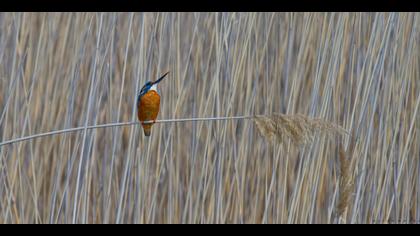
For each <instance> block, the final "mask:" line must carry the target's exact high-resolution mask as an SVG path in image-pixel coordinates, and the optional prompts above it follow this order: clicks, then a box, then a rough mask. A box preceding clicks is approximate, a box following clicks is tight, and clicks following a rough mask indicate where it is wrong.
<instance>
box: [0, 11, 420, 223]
mask: <svg viewBox="0 0 420 236" xmlns="http://www.w3.org/2000/svg"><path fill="white" fill-rule="evenodd" d="M419 20H420V18H419V14H414V13H144V14H143V13H1V14H0V143H4V142H6V141H8V140H13V139H16V138H20V137H25V136H30V135H35V134H39V133H44V132H49V131H57V130H63V129H70V128H74V127H86V129H81V130H78V131H77V132H68V133H62V134H56V135H49V136H44V137H40V138H36V139H35V138H34V139H32V138H31V139H29V140H25V141H21V142H16V143H12V144H5V145H1V144H0V145H1V146H0V223H419V222H420V187H419V186H420V160H419V159H420V130H419V129H420V115H419V111H418V110H419V106H420V72H419V68H420V61H419V59H420V58H419V52H420V48H419V40H420V39H419ZM168 70H169V71H170V72H171V73H170V75H169V77H168V78H167V79H166V80H165V81H164V82H162V83H161V84H160V87H159V88H160V92H161V95H162V98H161V111H160V114H159V119H174V118H192V117H233V116H242V115H243V116H254V115H262V116H267V117H265V118H261V117H260V118H259V119H254V121H253V120H251V119H235V120H223V121H202V122H177V123H174V122H166V123H160V124H155V125H154V126H153V128H152V136H151V137H150V138H145V137H144V136H143V132H142V130H141V126H139V125H130V126H116V127H108V128H101V129H95V128H89V129H88V128H87V127H88V126H94V125H100V124H108V123H117V122H132V121H136V119H137V118H136V107H135V101H136V94H137V92H138V91H139V89H140V88H141V86H142V85H143V83H144V82H146V80H154V79H156V78H158V77H159V75H161V74H162V73H164V72H166V71H168ZM273 114H283V115H277V116H273ZM254 122H255V123H256V124H257V125H256V124H255V123H254ZM341 127H342V129H341ZM261 128H262V129H261ZM325 130H327V131H328V130H329V131H331V130H332V131H338V133H339V134H334V135H329V132H327V133H325V132H322V131H325ZM260 131H262V132H260ZM264 131H265V132H264ZM276 135H277V136H276ZM270 137H277V138H270Z"/></svg>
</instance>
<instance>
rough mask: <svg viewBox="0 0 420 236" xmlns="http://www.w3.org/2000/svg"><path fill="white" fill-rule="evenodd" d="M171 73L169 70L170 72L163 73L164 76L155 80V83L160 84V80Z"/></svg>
mask: <svg viewBox="0 0 420 236" xmlns="http://www.w3.org/2000/svg"><path fill="white" fill-rule="evenodd" d="M168 74H169V71H168V72H166V73H165V74H164V75H162V77H160V78H159V79H158V80H156V81H155V82H153V84H158V83H159V82H160V81H162V80H163V79H164V78H165V76H167V75H168Z"/></svg>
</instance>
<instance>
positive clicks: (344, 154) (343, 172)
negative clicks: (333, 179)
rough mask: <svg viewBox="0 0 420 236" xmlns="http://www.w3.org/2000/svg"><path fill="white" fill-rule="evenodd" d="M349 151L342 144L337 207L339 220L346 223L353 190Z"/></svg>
mask: <svg viewBox="0 0 420 236" xmlns="http://www.w3.org/2000/svg"><path fill="white" fill-rule="evenodd" d="M348 153H349V152H348V151H345V150H344V147H343V144H342V143H341V144H340V150H339V158H340V183H339V197H338V205H337V215H338V217H339V219H341V220H342V221H343V223H345V222H346V217H345V213H346V210H347V207H348V205H349V202H350V196H351V190H352V188H353V181H352V179H351V173H350V158H349V155H348Z"/></svg>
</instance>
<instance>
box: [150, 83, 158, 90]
mask: <svg viewBox="0 0 420 236" xmlns="http://www.w3.org/2000/svg"><path fill="white" fill-rule="evenodd" d="M150 90H154V91H156V92H157V85H156V84H154V85H152V87H151V88H150Z"/></svg>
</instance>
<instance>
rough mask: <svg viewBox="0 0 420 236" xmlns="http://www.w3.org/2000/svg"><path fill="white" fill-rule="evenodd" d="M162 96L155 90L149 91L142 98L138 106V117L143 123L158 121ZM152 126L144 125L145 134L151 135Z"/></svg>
mask: <svg viewBox="0 0 420 236" xmlns="http://www.w3.org/2000/svg"><path fill="white" fill-rule="evenodd" d="M159 107H160V96H159V94H158V93H157V92H156V91H155V90H149V91H148V92H147V93H146V94H145V95H143V96H141V97H140V100H139V103H138V104H137V112H138V113H137V116H138V118H139V120H140V121H141V122H142V121H153V120H156V118H157V116H158V114H159ZM151 128H152V124H144V125H143V129H144V131H145V134H146V135H147V134H149V135H150V129H151Z"/></svg>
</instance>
